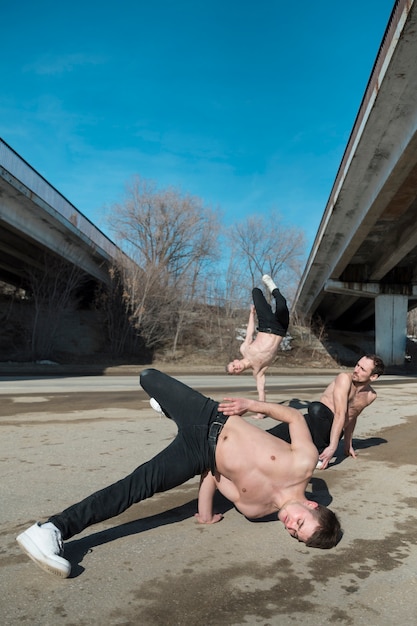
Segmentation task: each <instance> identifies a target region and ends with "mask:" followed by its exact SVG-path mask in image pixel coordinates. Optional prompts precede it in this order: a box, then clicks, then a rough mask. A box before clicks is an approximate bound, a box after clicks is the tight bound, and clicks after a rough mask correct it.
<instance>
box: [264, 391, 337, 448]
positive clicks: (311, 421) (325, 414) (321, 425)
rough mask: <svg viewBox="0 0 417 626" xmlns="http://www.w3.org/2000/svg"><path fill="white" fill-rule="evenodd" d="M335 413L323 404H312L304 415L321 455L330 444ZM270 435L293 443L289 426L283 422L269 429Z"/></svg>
mask: <svg viewBox="0 0 417 626" xmlns="http://www.w3.org/2000/svg"><path fill="white" fill-rule="evenodd" d="M333 418H334V413H333V411H331V410H330V409H329V407H327V406H326V405H325V404H323V403H322V402H310V404H309V407H308V413H307V414H306V415H304V419H305V421H306V422H307V426H308V428H309V430H310V434H311V438H312V440H313V443H314V445H315V446H316V448H317V450H318V451H319V454H321V453H322V452H323V450H324V449H325V448H327V446H328V445H329V443H330V431H331V429H332V424H333ZM267 432H268V433H270V434H271V435H274V437H278V438H279V439H283V440H284V441H286V442H287V443H291V437H290V431H289V427H288V424H285V423H284V422H282V423H281V424H278V425H277V426H273V428H269V429H268V431H267Z"/></svg>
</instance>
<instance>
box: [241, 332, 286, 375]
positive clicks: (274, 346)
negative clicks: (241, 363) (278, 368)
mask: <svg viewBox="0 0 417 626" xmlns="http://www.w3.org/2000/svg"><path fill="white" fill-rule="evenodd" d="M281 341H282V337H281V336H280V335H274V334H272V333H262V332H258V333H257V335H256V337H255V339H254V340H253V341H252V343H249V344H248V343H246V342H244V343H243V344H242V345H241V346H240V352H241V354H242V356H243V357H244V358H245V359H248V361H249V362H250V365H251V367H252V368H253V369H261V368H262V367H264V366H268V365H271V363H272V362H273V360H274V359H275V357H276V355H277V352H278V347H279V345H280V343H281Z"/></svg>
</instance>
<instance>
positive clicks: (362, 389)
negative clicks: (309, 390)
mask: <svg viewBox="0 0 417 626" xmlns="http://www.w3.org/2000/svg"><path fill="white" fill-rule="evenodd" d="M341 376H347V377H348V378H349V381H350V389H349V393H348V400H347V406H346V414H345V426H346V425H347V423H348V422H349V420H350V419H352V418H355V417H357V416H358V415H359V413H361V411H362V410H363V409H364V408H365V407H367V406H368V405H369V404H370V403H371V402H372V400H373V399H374V398H375V396H376V393H375V391H374V389H373V388H372V387H371V385H369V383H367V384H365V385H363V384H359V385H356V384H355V383H354V382H353V381H352V374H348V373H345V372H343V373H342V374H339V375H338V376H337V377H336V378H335V379H334V380H333V381H332V382H331V383H330V385H329V386H328V387H327V389H325V391H324V393H323V395H322V396H321V398H320V402H322V403H323V404H325V405H326V406H327V407H329V409H330V410H331V411H333V413H334V412H335V401H334V398H335V387H336V384H337V381H338V379H339V377H341Z"/></svg>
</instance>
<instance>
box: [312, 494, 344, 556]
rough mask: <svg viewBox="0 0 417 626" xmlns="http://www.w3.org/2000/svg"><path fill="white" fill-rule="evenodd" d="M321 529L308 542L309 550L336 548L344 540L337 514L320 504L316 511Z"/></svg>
mask: <svg viewBox="0 0 417 626" xmlns="http://www.w3.org/2000/svg"><path fill="white" fill-rule="evenodd" d="M314 513H315V515H316V517H317V522H318V524H319V528H318V529H317V530H316V531H315V532H314V533H313V534H312V535H311V537H310V539H308V540H307V541H306V546H308V547H309V548H322V549H323V550H328V549H329V548H334V546H336V545H337V544H338V543H339V541H340V539H341V538H342V534H343V533H342V529H341V526H340V522H339V519H338V517H337V515H336V513H333V511H331V510H330V509H328V508H327V507H325V506H323V505H322V504H319V505H318V507H317V509H315V510H314Z"/></svg>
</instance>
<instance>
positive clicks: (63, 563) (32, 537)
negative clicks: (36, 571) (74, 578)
mask: <svg viewBox="0 0 417 626" xmlns="http://www.w3.org/2000/svg"><path fill="white" fill-rule="evenodd" d="M16 541H17V543H18V544H19V546H20V547H21V548H22V550H23V551H24V552H26V554H27V555H28V556H30V558H31V559H32V560H33V561H35V563H36V564H37V565H39V567H41V568H42V569H44V570H46V571H47V572H49V573H50V574H55V575H56V576H60V577H61V578H68V576H69V575H70V573H71V564H70V562H69V561H67V560H66V559H64V558H63V556H62V555H63V553H64V546H63V543H62V537H61V533H60V531H59V530H58V528H56V527H55V526H53V524H50V525H49V527H46V528H45V526H41V525H40V524H39V522H38V523H36V524H33V526H30V528H28V529H27V530H25V531H24V532H23V533H21V534H20V535H19V536H18V537H16Z"/></svg>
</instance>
